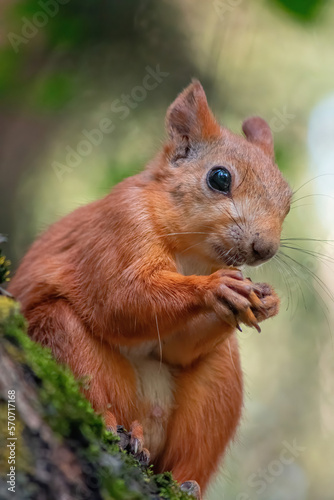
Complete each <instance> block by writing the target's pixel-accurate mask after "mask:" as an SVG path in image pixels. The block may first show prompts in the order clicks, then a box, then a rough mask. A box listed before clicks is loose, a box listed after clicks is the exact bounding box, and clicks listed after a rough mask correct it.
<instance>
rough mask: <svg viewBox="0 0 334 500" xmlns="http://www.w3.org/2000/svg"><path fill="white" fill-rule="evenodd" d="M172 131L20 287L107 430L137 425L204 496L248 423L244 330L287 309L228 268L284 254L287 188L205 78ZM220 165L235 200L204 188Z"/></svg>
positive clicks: (252, 133)
mask: <svg viewBox="0 0 334 500" xmlns="http://www.w3.org/2000/svg"><path fill="white" fill-rule="evenodd" d="M259 126H261V127H262V128H261V130H260V132H258V130H257V128H258V127H259ZM166 127H167V130H168V133H169V139H168V142H167V143H166V145H165V146H164V148H163V150H162V151H161V152H160V153H159V154H158V155H157V157H156V158H155V160H154V161H153V162H152V163H151V164H149V165H148V166H147V168H146V169H145V170H144V171H143V172H142V173H140V174H138V175H136V176H134V177H131V178H129V179H126V180H124V181H123V182H122V183H120V184H119V185H118V186H116V187H115V188H114V189H113V191H112V192H111V193H110V194H109V195H108V196H106V197H105V198H104V199H102V200H99V201H96V202H94V203H92V204H90V205H88V206H84V207H81V208H79V209H77V210H75V211H74V212H73V213H71V214H69V215H68V216H66V217H65V218H63V219H62V220H60V221H59V222H57V223H56V224H54V225H53V226H51V227H50V228H49V229H48V231H46V233H44V234H43V235H42V236H41V237H40V238H39V239H38V240H37V241H36V242H35V243H34V244H33V246H32V247H31V249H30V250H29V252H28V253H27V255H26V256H25V257H24V259H23V261H22V263H21V265H20V267H19V269H18V271H17V274H16V276H15V277H14V279H13V281H12V283H11V286H10V291H11V293H13V295H14V296H16V297H17V299H18V300H20V302H21V305H22V311H23V313H24V314H25V316H26V317H27V319H28V321H29V333H30V335H31V336H32V338H33V339H35V340H36V341H39V342H41V343H42V344H44V345H47V346H49V347H50V348H51V349H52V351H53V353H54V355H55V356H56V358H57V359H58V360H60V361H62V362H64V363H67V364H68V365H69V366H70V367H71V369H72V370H73V372H74V374H75V376H77V377H87V383H86V388H85V394H86V395H87V397H88V399H89V400H90V401H91V403H92V405H93V407H94V408H95V409H96V411H98V412H100V413H102V414H103V415H104V417H105V420H106V423H107V425H109V426H110V427H112V428H115V426H116V422H118V423H121V424H123V425H124V426H125V427H127V428H130V426H131V424H132V422H133V421H137V420H138V421H139V422H141V423H142V424H143V430H144V439H145V441H146V443H147V446H148V447H149V448H151V449H150V450H149V451H150V452H151V458H152V461H153V463H154V464H155V468H156V470H157V471H162V470H166V469H170V470H172V471H173V473H174V475H175V477H176V479H178V480H179V481H185V480H187V479H195V480H196V481H198V483H199V484H200V486H201V487H202V488H205V487H206V486H207V483H208V481H209V479H210V477H211V475H212V473H213V472H214V470H215V468H216V466H217V464H218V461H219V458H220V457H221V455H222V454H223V453H224V450H225V449H226V447H227V445H228V443H229V442H230V440H231V438H232V437H233V435H234V433H235V430H236V428H237V425H238V422H239V418H240V414H241V408H242V373H241V368H240V363H239V355H238V348H237V342H236V337H235V333H234V330H235V327H236V326H238V324H239V323H245V324H247V325H250V326H255V327H257V328H258V325H257V323H258V321H261V320H263V319H265V318H266V317H269V316H273V315H275V314H276V313H277V311H278V303H279V302H278V298H277V296H276V294H275V292H274V291H273V290H272V289H271V287H269V285H264V284H253V283H251V282H250V281H249V280H247V279H243V277H242V275H241V273H240V271H239V270H238V269H235V268H231V267H229V266H231V265H234V266H237V265H241V264H242V263H244V262H247V263H249V264H253V265H256V264H258V263H259V258H258V254H255V253H254V244H253V241H256V242H257V245H258V247H259V248H260V250H261V252H262V253H263V255H264V251H263V248H266V247H267V248H269V250H268V252H269V251H270V252H271V253H272V252H274V251H275V248H276V246H277V242H278V241H279V238H280V231H281V226H282V222H283V220H284V217H285V215H286V213H287V211H288V208H289V203H290V198H291V191H290V188H289V187H288V185H287V183H286V181H285V180H284V179H283V177H282V176H281V174H280V172H279V170H278V168H277V167H276V165H275V164H274V163H273V160H272V154H271V153H272V142H271V141H272V137H271V134H270V131H269V128H268V126H267V125H266V124H265V122H263V121H260V122H258V121H257V120H256V119H255V121H254V119H250V120H249V121H248V122H247V126H246V127H245V130H246V135H247V136H248V137H249V140H247V138H243V137H239V136H237V135H234V134H232V133H231V132H229V131H228V130H227V129H225V128H222V127H221V126H220V125H219V124H218V123H217V122H216V120H215V119H214V117H213V114H212V112H211V111H210V109H209V108H208V105H207V101H206V97H205V93H204V90H203V89H202V87H201V85H200V84H199V82H196V81H195V82H193V83H192V84H191V85H190V86H189V87H188V88H187V89H186V90H184V91H183V92H182V93H181V94H180V96H179V97H178V98H177V99H176V101H175V102H174V103H173V104H172V105H171V107H170V108H169V110H168V112H167V117H166ZM215 165H224V166H227V167H229V169H230V170H231V175H232V192H231V196H225V195H222V194H221V193H219V192H215V191H213V190H211V189H209V188H208V186H207V184H206V176H207V172H208V170H209V169H210V168H211V167H214V166H215ZM232 195H233V196H232ZM259 235H260V236H259ZM254 238H257V239H256V240H254ZM261 245H262V246H261ZM221 248H222V249H223V250H221ZM256 255H257V256H256ZM136 429H137V431H136V432H137V434H138V435H140V432H141V431H140V429H139V430H138V426H137V427H136ZM140 439H141V438H140Z"/></svg>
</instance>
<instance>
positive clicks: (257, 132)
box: [242, 116, 274, 158]
mask: <svg viewBox="0 0 334 500" xmlns="http://www.w3.org/2000/svg"><path fill="white" fill-rule="evenodd" d="M242 130H243V132H244V134H245V136H246V138H247V139H248V141H249V142H252V143H253V144H255V145H256V146H258V147H259V148H261V149H262V151H264V152H265V153H266V155H268V156H270V158H274V139H273V135H272V133H271V130H270V127H269V125H268V123H267V122H266V121H265V120H263V118H260V117H259V116H253V117H251V118H247V120H245V121H244V122H243V124H242Z"/></svg>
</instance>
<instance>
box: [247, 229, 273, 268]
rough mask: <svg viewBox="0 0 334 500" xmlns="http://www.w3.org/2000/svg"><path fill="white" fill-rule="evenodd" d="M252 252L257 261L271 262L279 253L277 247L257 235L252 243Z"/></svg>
mask: <svg viewBox="0 0 334 500" xmlns="http://www.w3.org/2000/svg"><path fill="white" fill-rule="evenodd" d="M252 251H253V256H254V258H255V259H256V260H261V261H264V260H269V259H271V257H273V256H274V255H275V253H276V252H277V245H276V243H275V242H273V241H269V240H267V239H265V238H264V237H261V236H260V234H259V233H256V234H255V237H254V240H253V243H252Z"/></svg>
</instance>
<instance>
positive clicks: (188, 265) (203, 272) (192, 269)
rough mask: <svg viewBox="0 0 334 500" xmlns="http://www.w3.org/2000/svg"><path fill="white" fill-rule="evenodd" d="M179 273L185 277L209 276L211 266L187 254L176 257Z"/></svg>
mask: <svg viewBox="0 0 334 500" xmlns="http://www.w3.org/2000/svg"><path fill="white" fill-rule="evenodd" d="M175 262H176V269H177V272H178V273H180V274H183V276H191V275H192V274H195V275H197V276H208V275H209V274H211V266H210V265H208V264H206V263H205V262H203V261H202V260H200V259H199V258H196V257H195V256H188V255H185V254H176V255H175Z"/></svg>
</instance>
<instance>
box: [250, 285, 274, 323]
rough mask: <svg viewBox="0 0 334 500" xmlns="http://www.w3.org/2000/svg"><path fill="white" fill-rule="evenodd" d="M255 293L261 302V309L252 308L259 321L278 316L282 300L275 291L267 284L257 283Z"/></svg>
mask: <svg viewBox="0 0 334 500" xmlns="http://www.w3.org/2000/svg"><path fill="white" fill-rule="evenodd" d="M254 291H255V293H256V295H257V297H258V298H259V299H260V301H261V307H259V308H256V307H252V311H253V313H254V316H255V317H256V319H257V321H258V322H260V321H263V320H265V319H268V318H272V317H274V316H276V314H277V313H278V311H279V306H280V299H279V297H278V295H277V294H276V292H275V291H274V289H273V288H272V287H271V286H270V285H268V284H267V283H255V285H254Z"/></svg>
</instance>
